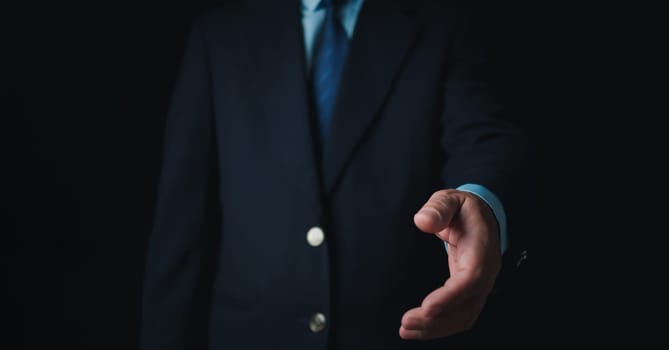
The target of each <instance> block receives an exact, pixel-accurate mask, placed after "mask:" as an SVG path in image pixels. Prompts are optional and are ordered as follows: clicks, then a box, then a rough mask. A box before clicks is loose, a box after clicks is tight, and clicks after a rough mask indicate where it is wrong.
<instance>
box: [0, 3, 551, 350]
mask: <svg viewBox="0 0 669 350" xmlns="http://www.w3.org/2000/svg"><path fill="white" fill-rule="evenodd" d="M212 5H214V2H212V1H204V0H200V1H185V0H180V1H172V2H166V1H115V2H107V3H100V2H90V3H88V4H81V3H76V4H75V3H67V2H52V3H49V4H37V3H35V2H30V3H23V4H21V5H20V6H16V5H15V6H12V8H9V9H7V10H3V11H2V12H3V15H2V16H3V17H6V18H3V23H4V24H3V26H6V28H3V33H4V34H3V35H8V37H7V38H6V39H7V40H4V41H3V42H4V44H3V55H2V60H3V62H2V65H1V67H2V72H1V73H2V75H1V78H0V84H1V85H0V87H1V88H2V111H1V113H2V119H1V120H2V125H3V127H2V131H1V132H2V134H1V135H0V136H1V137H2V143H3V144H2V150H3V151H2V156H3V157H2V160H1V162H2V173H3V175H2V176H3V178H4V179H9V180H3V181H2V185H1V186H2V197H3V199H4V200H3V205H4V206H5V208H3V210H2V213H3V215H7V216H6V219H3V220H2V227H1V229H2V232H3V234H2V243H1V244H0V249H1V251H2V258H3V261H2V266H4V267H5V268H6V271H5V276H6V277H3V281H2V285H4V286H5V287H4V288H3V293H7V295H6V297H5V298H3V306H2V307H3V309H2V313H1V316H0V317H2V318H3V319H4V320H5V321H6V324H7V326H5V327H2V329H3V332H5V333H6V334H4V336H3V338H2V340H1V342H2V343H1V344H0V347H1V348H7V349H44V348H46V347H49V348H60V347H61V346H63V347H66V348H69V349H73V350H76V349H134V348H135V346H136V340H137V336H138V331H139V328H138V325H139V306H140V305H139V300H140V294H141V290H140V286H141V279H142V266H143V258H144V257H143V253H144V249H145V244H146V239H147V235H148V232H149V230H150V226H151V215H152V210H153V205H154V194H155V184H156V179H157V176H158V167H159V164H160V150H161V131H162V126H163V120H164V117H165V113H166V110H167V105H168V102H169V97H170V93H171V90H172V88H173V83H174V79H175V76H176V72H177V69H178V63H179V58H180V54H181V49H182V47H183V44H184V40H185V38H186V31H187V28H188V25H189V21H190V19H191V16H192V15H193V14H194V13H197V12H199V11H201V10H202V9H203V8H206V7H208V6H212ZM490 6H491V7H490V13H494V15H495V18H496V19H497V20H498V22H499V27H498V28H500V30H501V33H504V34H505V36H504V37H505V38H506V40H504V41H502V43H503V44H502V48H503V51H504V53H505V57H506V59H507V62H508V63H509V64H510V65H509V66H508V67H509V69H508V71H507V74H508V75H509V77H512V81H513V82H514V84H513V89H512V90H511V91H510V92H512V95H511V97H512V101H513V102H514V104H515V106H516V107H517V111H518V113H517V121H519V122H520V123H521V124H523V125H524V126H525V127H527V128H528V130H530V132H531V133H532V136H533V139H534V140H535V147H536V150H537V154H538V156H539V159H540V163H539V169H540V171H539V174H540V175H541V176H543V174H544V173H545V172H544V171H543V166H544V163H545V160H544V159H545V154H544V153H545V151H546V150H547V148H548V145H547V142H548V141H546V139H545V138H544V136H545V135H544V133H545V131H544V129H542V125H543V123H544V122H545V120H543V119H542V118H544V117H543V116H542V111H543V108H541V106H538V105H537V104H536V103H535V101H536V100H537V99H540V98H541V94H543V93H544V91H543V89H542V87H543V85H542V84H541V81H540V80H539V79H538V77H541V76H542V72H543V71H544V70H545V69H546V67H545V66H544V65H543V61H541V60H540V59H539V58H540V56H539V53H538V51H537V50H538V49H537V47H538V45H539V43H540V42H541V41H542V40H543V38H542V37H541V36H540V35H539V34H538V33H537V31H536V28H537V27H536V26H534V24H536V23H534V21H536V20H537V15H536V14H535V15H528V13H531V12H532V11H533V9H531V8H529V7H528V4H527V3H521V2H519V1H515V2H504V3H502V2H499V4H498V2H494V1H490ZM539 20H540V19H539ZM540 180H541V181H540V184H539V188H538V192H537V194H538V196H537V197H538V198H539V200H540V204H541V203H542V202H545V201H546V195H545V194H544V193H543V190H544V189H545V186H546V184H545V180H544V179H543V177H540ZM539 207H541V206H539ZM537 215H538V216H537V218H538V220H536V222H537V225H539V224H540V223H541V218H542V216H541V215H542V213H541V210H539V212H538V213H537ZM532 239H533V238H531V239H530V240H532ZM525 266H526V267H525V268H523V269H522V271H521V273H520V274H519V275H518V277H516V281H515V284H514V285H513V287H512V288H511V289H510V291H507V292H506V293H507V294H508V295H507V296H506V299H502V300H504V302H503V303H502V304H501V305H493V306H492V307H491V308H495V309H497V310H502V311H503V313H504V314H506V315H507V316H508V315H513V316H512V317H517V322H516V323H514V326H513V328H514V331H515V333H513V332H512V333H510V334H512V335H513V337H515V338H517V339H518V341H521V342H522V341H523V340H524V337H525V334H529V333H530V332H531V331H530V329H529V327H530V325H531V323H532V322H531V320H532V319H534V318H533V316H531V310H532V309H533V308H534V306H536V304H530V301H529V299H528V297H529V296H531V295H532V294H533V293H534V292H533V287H532V283H530V282H531V281H530V279H529V273H528V269H529V268H528V267H527V266H530V268H531V263H527V264H526V265H525ZM398 323H399V320H398ZM2 344H6V346H3V345H2Z"/></svg>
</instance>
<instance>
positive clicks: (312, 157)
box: [141, 0, 527, 350]
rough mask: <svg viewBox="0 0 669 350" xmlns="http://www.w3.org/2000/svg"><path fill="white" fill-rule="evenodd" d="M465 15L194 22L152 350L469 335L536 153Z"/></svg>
mask: <svg viewBox="0 0 669 350" xmlns="http://www.w3.org/2000/svg"><path fill="white" fill-rule="evenodd" d="M470 7H471V6H467V5H466V2H464V1H463V2H459V1H384V0H364V1H363V0H348V1H345V0H342V1H332V0H301V1H300V0H281V1H277V0H248V1H227V2H226V3H225V5H222V6H220V7H218V8H216V9H213V10H209V11H208V12H206V13H204V14H202V15H201V16H198V17H197V19H196V20H195V21H194V23H193V25H192V30H191V34H190V37H189V40H188V44H187V48H186V51H185V55H184V56H183V60H182V62H181V70H180V73H179V78H178V80H177V84H176V88H175V92H174V96H173V99H172V102H171V108H170V111H169V115H168V118H167V125H166V132H165V139H164V145H165V147H164V157H163V163H162V172H161V179H160V184H159V188H158V200H157V208H156V215H155V224H154V228H153V232H152V234H151V237H150V240H149V247H148V253H147V262H146V270H145V285H144V297H143V317H142V329H141V347H142V349H143V350H158V349H160V350H172V349H173V350H177V349H183V350H186V349H188V350H191V349H263V350H265V349H271V348H279V349H346V350H358V349H360V350H362V349H365V350H366V349H386V350H391V349H445V348H448V346H449V339H452V337H451V336H452V335H454V334H458V333H461V332H464V331H467V330H468V329H470V328H471V327H472V326H473V325H475V324H476V321H477V318H478V316H479V315H480V313H481V311H482V310H483V309H484V308H485V306H486V301H487V299H488V297H489V295H490V292H491V291H492V290H493V288H494V287H495V283H496V279H497V276H498V273H499V271H500V269H501V268H502V255H503V254H505V253H506V252H507V251H508V250H509V247H508V242H511V241H513V240H512V238H511V236H512V234H513V232H509V230H507V226H508V225H507V218H508V219H509V220H522V218H513V217H512V216H513V215H514V211H513V209H512V208H510V207H509V206H508V205H507V204H508V203H513V202H514V201H516V198H515V196H516V188H515V187H514V186H512V184H514V183H516V182H514V181H516V180H517V179H518V178H519V177H522V176H523V172H522V170H523V169H522V167H523V164H524V163H523V162H524V155H525V154H526V149H527V142H526V137H525V136H524V135H523V134H522V133H521V132H520V131H519V129H518V128H515V127H514V126H512V125H511V124H510V123H509V120H510V119H509V118H506V117H505V113H506V110H505V109H504V107H505V104H504V101H503V100H502V99H500V98H499V94H498V92H499V91H500V87H501V88H504V87H503V86H499V85H498V84H497V83H496V81H495V76H496V74H495V65H494V64H493V62H492V61H491V58H492V55H490V54H489V51H488V50H487V48H488V42H487V40H486V34H487V33H486V31H484V30H482V29H481V28H482V27H483V26H482V24H484V23H482V21H481V20H480V17H479V16H478V15H477V12H476V11H474V9H472V8H470ZM451 348H452V347H451Z"/></svg>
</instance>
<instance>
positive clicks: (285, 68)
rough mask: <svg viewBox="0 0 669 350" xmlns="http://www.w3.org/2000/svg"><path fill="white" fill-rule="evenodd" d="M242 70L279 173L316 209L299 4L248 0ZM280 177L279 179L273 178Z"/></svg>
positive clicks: (316, 185) (317, 193)
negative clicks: (246, 73)
mask: <svg viewBox="0 0 669 350" xmlns="http://www.w3.org/2000/svg"><path fill="white" fill-rule="evenodd" d="M251 4H252V5H257V6H255V7H252V8H251V9H250V10H251V18H252V19H251V21H250V23H249V27H248V28H249V29H248V31H247V33H246V34H247V35H249V36H250V38H251V40H250V41H249V43H248V46H249V49H250V55H249V56H248V61H247V62H246V64H247V65H248V66H247V69H250V70H252V71H253V72H254V76H255V79H254V81H253V82H252V85H251V91H252V93H259V94H260V95H259V97H260V99H259V100H258V103H261V104H263V106H262V107H263V110H265V111H268V112H267V113H263V114H264V115H266V118H264V120H263V123H264V126H265V127H266V128H267V129H268V130H270V132H269V134H268V138H267V139H266V140H265V142H268V145H269V147H270V149H272V150H274V152H275V154H276V155H277V158H278V159H277V162H278V163H277V166H279V167H280V168H279V169H277V170H280V171H278V172H277V174H284V176H286V177H287V178H289V181H291V183H294V184H295V185H296V190H297V191H299V192H300V193H299V195H300V196H302V197H303V198H308V199H307V201H308V202H309V203H310V204H314V207H318V205H317V204H318V203H319V202H320V194H321V185H320V181H319V179H320V177H319V174H318V172H319V168H318V165H317V164H318V163H317V161H316V159H317V158H316V155H317V149H316V148H315V138H314V137H315V130H314V128H313V122H312V118H311V114H310V109H309V106H310V105H309V95H308V90H307V75H306V62H305V60H306V59H305V52H304V41H303V40H304V39H303V33H302V22H301V13H300V5H301V2H300V0H290V1H262V2H260V1H258V2H252V3H251ZM277 176H279V175H277Z"/></svg>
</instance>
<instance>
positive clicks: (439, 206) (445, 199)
mask: <svg viewBox="0 0 669 350" xmlns="http://www.w3.org/2000/svg"><path fill="white" fill-rule="evenodd" d="M463 202H464V198H463V196H461V195H460V194H459V193H458V191H456V190H441V191H437V192H435V193H434V194H432V196H431V197H430V199H429V200H428V201H427V202H426V203H425V204H424V205H423V207H422V208H421V209H420V210H419V211H418V212H417V213H416V215H414V217H413V220H414V223H415V224H416V226H417V227H418V228H419V229H420V230H421V231H423V232H425V233H434V234H437V233H439V232H441V231H443V230H444V229H445V228H447V227H448V226H449V225H450V224H451V221H452V220H453V217H455V215H456V214H457V213H458V212H459V211H460V207H461V206H462V203H463Z"/></svg>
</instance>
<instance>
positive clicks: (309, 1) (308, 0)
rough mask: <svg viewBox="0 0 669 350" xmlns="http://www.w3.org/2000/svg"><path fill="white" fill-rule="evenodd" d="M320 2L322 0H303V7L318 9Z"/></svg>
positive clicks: (311, 9) (306, 9)
mask: <svg viewBox="0 0 669 350" xmlns="http://www.w3.org/2000/svg"><path fill="white" fill-rule="evenodd" d="M319 2H321V0H302V9H303V10H305V11H309V12H313V11H316V6H318V3H319Z"/></svg>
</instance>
